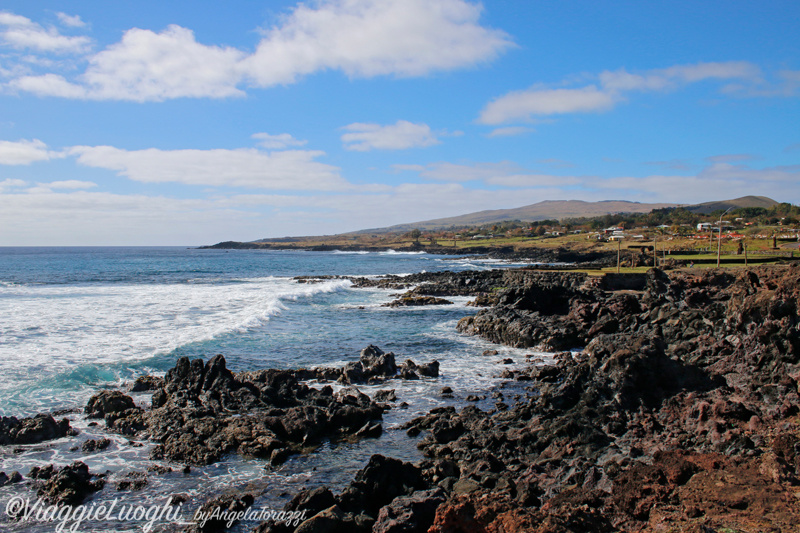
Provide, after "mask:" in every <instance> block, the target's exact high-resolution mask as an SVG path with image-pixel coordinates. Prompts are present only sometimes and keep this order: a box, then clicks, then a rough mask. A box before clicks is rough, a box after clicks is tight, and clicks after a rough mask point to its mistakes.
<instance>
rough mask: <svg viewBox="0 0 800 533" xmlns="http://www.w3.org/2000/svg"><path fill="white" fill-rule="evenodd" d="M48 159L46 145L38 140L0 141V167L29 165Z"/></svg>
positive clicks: (49, 155)
mask: <svg viewBox="0 0 800 533" xmlns="http://www.w3.org/2000/svg"><path fill="white" fill-rule="evenodd" d="M50 158H51V153H50V152H49V151H48V150H47V145H46V144H45V143H43V142H42V141H40V140H38V139H33V140H32V141H27V140H21V141H16V142H14V141H0V165H30V164H31V163H34V162H36V161H47V160H48V159H50Z"/></svg>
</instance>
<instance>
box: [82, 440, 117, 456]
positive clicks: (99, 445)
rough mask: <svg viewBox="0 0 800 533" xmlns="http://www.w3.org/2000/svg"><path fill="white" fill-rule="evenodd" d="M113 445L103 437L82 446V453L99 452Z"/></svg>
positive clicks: (88, 441)
mask: <svg viewBox="0 0 800 533" xmlns="http://www.w3.org/2000/svg"><path fill="white" fill-rule="evenodd" d="M110 444H111V441H110V440H108V439H107V438H105V437H103V438H100V439H96V440H95V439H89V440H87V441H86V442H84V443H83V445H82V446H81V451H84V452H87V453H92V452H96V451H99V450H105V449H106V448H108V446H109V445H110Z"/></svg>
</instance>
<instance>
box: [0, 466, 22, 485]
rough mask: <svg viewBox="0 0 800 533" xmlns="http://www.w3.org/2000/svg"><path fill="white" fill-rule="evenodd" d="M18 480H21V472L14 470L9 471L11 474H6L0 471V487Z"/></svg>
mask: <svg viewBox="0 0 800 533" xmlns="http://www.w3.org/2000/svg"><path fill="white" fill-rule="evenodd" d="M20 481H22V474H20V473H19V472H17V471H16V470H15V471H13V472H11V475H8V474H6V473H5V472H0V487H3V486H5V485H12V484H14V483H19V482H20Z"/></svg>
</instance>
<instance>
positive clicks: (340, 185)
mask: <svg viewBox="0 0 800 533" xmlns="http://www.w3.org/2000/svg"><path fill="white" fill-rule="evenodd" d="M68 153H69V154H71V155H75V156H77V161H78V163H79V164H81V165H85V166H89V167H95V168H105V169H109V170H114V171H117V173H118V174H120V175H122V176H126V177H128V178H130V179H132V180H134V181H139V182H145V183H164V182H175V183H183V184H186V185H211V186H232V187H248V188H256V189H286V190H320V191H332V190H341V189H347V188H349V187H350V185H349V184H348V183H347V182H346V181H345V180H344V179H342V178H341V177H340V176H339V169H338V168H336V167H334V166H331V165H326V164H324V163H319V162H317V161H315V160H314V159H315V158H317V157H321V156H323V155H325V154H324V152H320V151H311V150H305V151H304V150H288V151H283V152H273V153H265V152H261V151H259V150H255V149H238V150H222V149H216V150H158V149H155V148H150V149H147V150H135V151H127V150H122V149H119V148H114V147H112V146H76V147H73V148H71V149H70V150H69V151H68Z"/></svg>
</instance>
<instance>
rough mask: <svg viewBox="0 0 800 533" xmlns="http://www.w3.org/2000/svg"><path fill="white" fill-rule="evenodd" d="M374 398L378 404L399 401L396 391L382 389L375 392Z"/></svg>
mask: <svg viewBox="0 0 800 533" xmlns="http://www.w3.org/2000/svg"><path fill="white" fill-rule="evenodd" d="M372 398H373V399H374V400H375V401H376V402H393V401H395V400H397V394H396V393H395V391H394V389H388V390H387V389H381V390H379V391H375V395H374V396H373V397H372Z"/></svg>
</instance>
